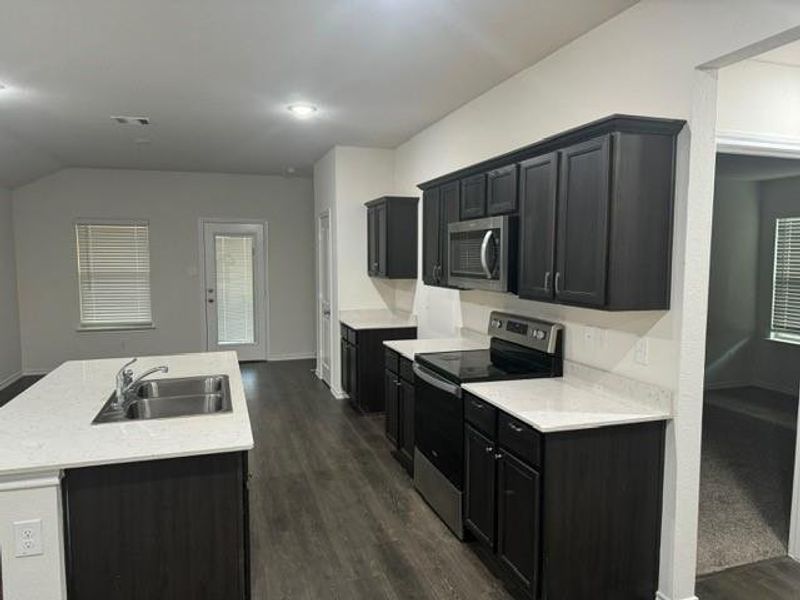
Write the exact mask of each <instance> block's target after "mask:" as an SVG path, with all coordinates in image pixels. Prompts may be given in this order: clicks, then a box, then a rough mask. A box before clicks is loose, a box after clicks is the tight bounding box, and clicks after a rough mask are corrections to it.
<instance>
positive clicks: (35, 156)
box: [0, 0, 636, 186]
mask: <svg viewBox="0 0 800 600" xmlns="http://www.w3.org/2000/svg"><path fill="white" fill-rule="evenodd" d="M635 1H636V0H227V1H226V0H169V1H166V0H71V1H69V2H65V1H64V0H3V3H2V4H3V6H2V11H1V12H0V83H4V84H5V85H6V86H8V89H6V90H5V91H2V92H0V185H5V186H15V185H19V184H21V183H23V182H26V181H29V180H31V179H33V178H36V177H38V176H40V175H42V174H44V173H48V172H51V171H53V170H56V169H58V168H60V167H62V166H82V167H116V168H134V169H164V170H187V171H214V172H229V173H260V174H277V173H283V172H285V170H286V168H287V167H295V168H297V169H298V172H301V173H303V172H305V173H308V172H309V170H310V167H311V165H313V163H314V161H315V160H317V159H318V158H319V157H320V156H321V155H322V154H323V153H324V152H325V151H327V150H328V149H329V148H330V147H331V146H333V145H334V144H348V145H363V146H376V147H394V146H397V145H398V144H400V143H401V142H403V141H405V140H406V139H408V138H409V137H410V136H412V135H413V134H414V133H416V132H418V131H419V130H421V129H422V128H424V127H425V126H427V125H428V124H430V123H432V122H434V121H436V120H438V119H439V118H441V117H442V116H444V115H446V114H447V113H449V112H450V111H452V110H454V109H455V108H457V107H458V106H460V105H462V104H464V103H465V102H467V101H469V100H471V99H472V98H474V97H476V96H478V95H480V94H481V93H482V92H484V91H486V90H487V89H489V88H491V87H493V86H494V85H496V84H498V83H500V82H501V81H503V80H504V79H507V78H508V77H509V76H511V75H513V74H514V73H516V72H518V71H520V70H522V69H523V68H525V67H526V66H528V65H531V64H533V63H535V62H536V61H538V60H539V59H541V58H543V57H544V56H546V55H548V54H549V53H551V52H553V51H554V50H555V49H557V48H559V47H560V46H562V45H564V44H566V43H567V42H569V41H571V40H572V39H574V38H576V37H578V36H580V35H581V34H582V33H584V32H586V31H588V30H589V29H592V28H593V27H595V26H597V25H598V24H600V23H602V22H603V21H605V20H607V19H609V18H610V17H611V16H613V15H615V14H617V13H618V12H620V11H622V10H624V9H625V8H627V7H629V6H631V5H633V4H635ZM296 101H309V102H313V103H314V104H317V105H318V106H319V107H320V112H319V114H318V116H317V117H316V118H314V119H312V120H308V121H298V120H296V119H294V118H293V117H292V116H291V115H290V114H289V113H288V112H287V111H286V110H285V106H286V105H287V104H288V103H291V102H296ZM110 115H146V116H149V117H151V118H152V121H153V124H152V125H150V126H147V127H141V128H136V127H132V126H128V127H125V126H119V125H115V124H113V123H112V122H111V120H110V119H109V116H110ZM136 138H147V139H148V140H150V143H149V144H136V143H135V142H134V140H135V139H136Z"/></svg>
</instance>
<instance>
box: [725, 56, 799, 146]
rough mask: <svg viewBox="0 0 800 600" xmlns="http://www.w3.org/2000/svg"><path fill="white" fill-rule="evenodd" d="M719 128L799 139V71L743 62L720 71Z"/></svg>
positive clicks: (738, 132) (772, 65) (782, 66)
mask: <svg viewBox="0 0 800 600" xmlns="http://www.w3.org/2000/svg"><path fill="white" fill-rule="evenodd" d="M718 128H719V130H720V132H724V133H734V134H755V135H759V136H768V137H777V138H793V139H800V68H798V67H792V66H788V65H781V64H775V63H769V62H762V61H759V60H745V61H742V62H740V63H737V64H735V65H731V66H729V67H726V68H724V69H721V70H720V72H719V112H718Z"/></svg>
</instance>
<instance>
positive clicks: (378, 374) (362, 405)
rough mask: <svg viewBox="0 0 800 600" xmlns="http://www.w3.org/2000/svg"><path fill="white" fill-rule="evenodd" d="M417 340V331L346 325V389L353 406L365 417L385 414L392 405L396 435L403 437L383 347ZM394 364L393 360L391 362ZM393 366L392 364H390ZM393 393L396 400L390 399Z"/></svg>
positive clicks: (412, 328) (344, 351)
mask: <svg viewBox="0 0 800 600" xmlns="http://www.w3.org/2000/svg"><path fill="white" fill-rule="evenodd" d="M416 337H417V328H416V327H396V328H390V329H358V330H355V329H352V328H351V327H348V326H347V325H344V324H342V339H341V352H342V357H341V366H342V373H341V377H342V389H343V390H344V392H345V393H346V394H347V395H348V396H349V398H350V404H351V405H352V406H353V408H355V409H356V410H358V411H359V412H363V413H374V412H384V410H385V409H386V407H387V401H388V402H389V408H390V409H391V414H390V415H389V419H390V421H391V422H390V423H389V424H387V427H390V428H391V429H390V430H387V431H390V432H391V434H392V435H399V433H398V427H400V423H399V421H398V418H399V417H398V416H397V402H398V401H399V399H396V398H395V396H394V393H395V391H394V388H395V387H396V386H392V387H391V388H390V387H389V385H388V384H389V377H388V375H387V373H386V357H387V355H388V356H391V355H389V354H388V352H387V351H386V349H385V348H384V346H383V342H385V341H387V340H409V339H414V338H416ZM390 360H391V359H390ZM390 364H391V363H390ZM390 389H391V393H392V396H390V397H388V398H387V394H388V393H389V390H390Z"/></svg>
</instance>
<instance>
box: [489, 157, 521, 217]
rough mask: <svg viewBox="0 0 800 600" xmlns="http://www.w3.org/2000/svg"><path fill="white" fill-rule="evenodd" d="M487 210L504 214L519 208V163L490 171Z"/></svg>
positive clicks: (491, 212)
mask: <svg viewBox="0 0 800 600" xmlns="http://www.w3.org/2000/svg"><path fill="white" fill-rule="evenodd" d="M486 180H487V191H486V211H487V213H488V214H489V215H490V216H491V215H503V214H507V213H513V212H515V211H516V210H517V180H518V177H517V165H510V166H508V167H502V168H500V169H495V170H494V171H489V174H488V175H487V177H486Z"/></svg>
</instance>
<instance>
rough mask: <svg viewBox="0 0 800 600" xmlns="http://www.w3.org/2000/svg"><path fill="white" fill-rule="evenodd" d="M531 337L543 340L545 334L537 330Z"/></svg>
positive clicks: (541, 330)
mask: <svg viewBox="0 0 800 600" xmlns="http://www.w3.org/2000/svg"><path fill="white" fill-rule="evenodd" d="M533 335H534V337H535V338H536V339H537V340H543V339H544V338H545V336H546V335H547V334H546V333H545V332H544V330H543V329H537V330H536V332H535V333H534V334H533Z"/></svg>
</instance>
